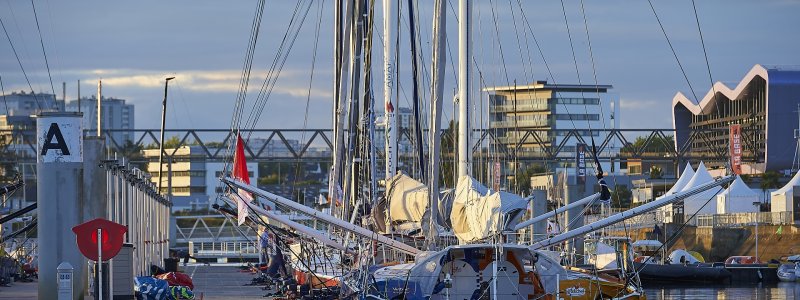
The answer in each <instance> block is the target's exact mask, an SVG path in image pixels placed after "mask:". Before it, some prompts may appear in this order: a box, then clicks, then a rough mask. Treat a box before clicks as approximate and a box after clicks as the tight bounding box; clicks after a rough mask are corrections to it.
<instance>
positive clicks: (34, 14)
mask: <svg viewBox="0 0 800 300" xmlns="http://www.w3.org/2000/svg"><path fill="white" fill-rule="evenodd" d="M31 7H33V19H34V20H36V31H38V32H39V44H41V45H42V55H43V56H44V65H45V66H46V67H47V78H49V79H50V89H51V90H52V91H53V101H55V99H56V89H55V87H53V77H52V76H50V63H48V62H47V52H46V51H45V50H44V40H43V39H42V29H41V28H39V16H38V15H37V14H36V5H35V4H34V3H33V0H31ZM54 104H55V105H56V107H58V104H56V103H54Z"/></svg>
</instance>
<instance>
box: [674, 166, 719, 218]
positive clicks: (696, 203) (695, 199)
mask: <svg viewBox="0 0 800 300" xmlns="http://www.w3.org/2000/svg"><path fill="white" fill-rule="evenodd" d="M712 181H714V178H712V177H711V174H709V173H708V170H707V169H706V166H705V165H704V164H703V162H700V165H699V166H698V167H697V171H695V173H694V176H692V179H691V180H689V182H687V183H686V186H684V187H683V189H681V192H683V191H688V190H691V189H694V188H696V187H698V186H700V185H703V184H705V183H709V182H712ZM721 191H722V188H719V187H714V188H711V189H708V190H705V191H703V192H700V193H699V194H695V195H693V196H691V197H689V198H686V199H685V200H684V201H683V214H684V215H687V216H691V215H693V214H694V213H698V214H715V213H717V201H716V199H714V198H713V197H714V196H715V195H716V194H717V193H718V192H721ZM709 199H710V200H709ZM706 202H708V204H706ZM703 205H705V206H703Z"/></svg>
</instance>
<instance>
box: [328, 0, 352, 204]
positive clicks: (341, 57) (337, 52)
mask: <svg viewBox="0 0 800 300" xmlns="http://www.w3.org/2000/svg"><path fill="white" fill-rule="evenodd" d="M335 1H336V2H335V3H334V22H335V24H334V27H335V28H334V36H335V39H334V62H333V64H334V72H335V76H334V77H335V78H334V84H335V86H334V92H333V97H334V104H333V105H334V110H333V149H332V151H333V163H332V164H331V173H330V174H329V178H330V180H329V182H328V197H329V198H330V199H331V203H336V202H337V201H338V200H339V198H340V197H341V196H342V195H340V194H339V190H340V189H341V182H342V174H343V172H342V170H343V169H344V168H343V167H342V165H343V160H344V155H343V154H344V124H345V123H344V122H345V117H346V114H347V110H346V109H345V108H346V107H345V97H344V95H346V92H345V91H346V90H347V80H346V78H347V69H345V64H344V62H345V61H348V60H349V59H350V48H349V47H345V46H344V45H346V44H348V43H349V42H350V35H349V34H345V33H347V32H349V30H350V22H349V21H348V22H345V20H344V19H345V18H343V17H346V19H347V20H350V19H351V18H352V5H348V6H347V10H346V11H345V10H344V8H345V7H344V0H335ZM331 212H332V213H334V214H336V213H335V212H334V209H331Z"/></svg>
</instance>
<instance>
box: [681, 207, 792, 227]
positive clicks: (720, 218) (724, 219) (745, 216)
mask: <svg viewBox="0 0 800 300" xmlns="http://www.w3.org/2000/svg"><path fill="white" fill-rule="evenodd" d="M692 223H695V225H696V226H697V227H734V226H746V225H754V224H756V223H758V224H769V225H788V224H794V220H793V218H792V212H789V211H782V212H757V213H756V212H748V213H730V214H711V215H697V218H696V221H694V222H692Z"/></svg>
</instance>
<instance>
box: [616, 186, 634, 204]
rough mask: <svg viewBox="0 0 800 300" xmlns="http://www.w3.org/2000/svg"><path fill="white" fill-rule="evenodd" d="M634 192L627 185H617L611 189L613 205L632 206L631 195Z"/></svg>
mask: <svg viewBox="0 0 800 300" xmlns="http://www.w3.org/2000/svg"><path fill="white" fill-rule="evenodd" d="M632 196H633V193H631V190H629V189H628V187H627V186H625V185H616V186H614V190H613V191H611V207H614V208H628V207H630V206H631V197H632Z"/></svg>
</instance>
